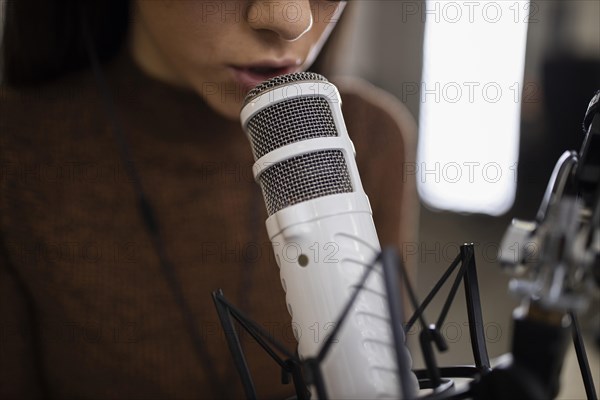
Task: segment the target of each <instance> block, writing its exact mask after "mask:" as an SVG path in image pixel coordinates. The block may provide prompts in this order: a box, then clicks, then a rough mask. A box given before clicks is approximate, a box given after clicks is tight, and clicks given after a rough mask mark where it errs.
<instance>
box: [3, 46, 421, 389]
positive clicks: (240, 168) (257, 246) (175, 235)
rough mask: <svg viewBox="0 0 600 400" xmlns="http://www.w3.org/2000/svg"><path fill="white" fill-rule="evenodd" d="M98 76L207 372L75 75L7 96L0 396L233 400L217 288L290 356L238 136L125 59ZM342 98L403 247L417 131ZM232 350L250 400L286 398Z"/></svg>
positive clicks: (91, 98) (186, 95)
mask: <svg viewBox="0 0 600 400" xmlns="http://www.w3.org/2000/svg"><path fill="white" fill-rule="evenodd" d="M105 71H106V76H107V79H108V83H109V87H110V90H111V91H112V93H113V95H114V101H115V106H116V109H117V112H118V114H119V118H120V120H121V122H122V126H123V129H124V132H125V134H126V137H127V139H128V141H129V142H130V145H131V149H132V156H133V160H134V163H135V165H136V167H137V169H138V171H139V173H140V177H141V181H142V184H143V186H144V188H145V191H146V193H147V195H148V197H149V200H150V202H151V204H152V206H153V207H154V209H155V210H156V213H157V217H158V221H159V223H160V226H161V230H162V233H163V236H164V239H165V245H166V250H167V253H168V257H169V259H170V261H171V262H172V263H173V265H174V266H175V269H176V272H177V274H178V276H179V278H180V281H181V284H182V290H183V292H184V294H185V296H186V299H187V301H188V303H189V304H190V306H191V308H192V310H193V314H194V316H195V319H196V324H197V325H198V326H199V330H200V332H201V335H202V340H203V342H204V344H205V347H206V349H207V351H208V353H209V355H210V358H211V360H212V362H213V364H212V365H203V363H202V362H201V361H200V359H199V358H198V357H197V355H196V353H195V351H194V348H193V346H192V342H191V340H190V337H189V335H188V332H187V331H186V330H185V325H184V324H183V319H182V314H181V311H180V309H179V308H178V307H177V306H176V303H175V301H174V299H173V296H172V294H171V292H170V290H169V287H168V285H167V284H166V282H165V279H164V276H163V275H162V273H161V272H160V266H159V262H158V258H157V255H156V252H155V251H154V249H153V247H152V245H151V241H150V237H149V235H148V233H147V232H146V230H145V229H144V225H143V222H142V220H141V218H140V214H139V212H138V210H137V208H136V198H135V195H134V191H133V187H132V184H131V182H130V180H129V178H128V176H127V174H126V172H125V169H124V167H123V165H122V162H121V159H120V156H119V153H118V150H117V147H116V145H115V141H114V138H113V134H112V132H111V125H110V123H109V121H108V119H107V116H106V112H105V108H104V104H103V103H102V100H101V97H100V93H99V91H98V88H97V87H96V83H95V81H94V78H93V75H92V74H91V72H89V71H86V72H83V73H80V74H78V75H76V76H70V77H68V78H64V79H61V80H60V81H57V82H53V83H50V84H47V85H45V86H43V87H36V88H32V89H26V90H24V89H22V90H18V91H15V90H10V89H6V88H2V92H1V93H0V228H1V230H0V239H1V246H0V398H21V397H40V396H44V397H50V398H103V399H106V398H139V399H151V398H157V399H158V398H161V399H167V398H168V399H184V398H186V399H187V398H243V391H242V387H241V384H240V380H239V378H238V376H237V373H236V372H235V369H234V366H233V362H232V360H231V356H230V354H229V351H228V349H227V346H226V343H225V340H224V334H223V333H222V332H221V328H220V325H219V322H218V318H217V315H216V312H215V307H214V304H213V302H212V299H211V292H212V291H213V290H215V289H218V288H222V289H223V290H224V292H225V295H226V296H227V297H228V299H230V300H231V301H232V302H233V303H234V304H236V305H237V306H238V307H239V308H241V309H242V310H244V311H246V312H247V313H248V314H249V315H250V316H252V317H253V318H254V319H255V320H256V321H257V322H259V323H261V324H262V325H263V326H265V327H266V328H267V329H268V330H269V331H270V332H272V333H274V334H275V336H276V337H277V338H278V339H279V340H281V341H282V342H283V343H285V344H286V346H288V348H290V349H294V348H295V340H294V338H293V335H292V333H291V329H290V317H289V315H288V312H287V310H286V306H285V300H284V292H283V289H282V287H281V283H280V279H279V271H278V269H277V266H276V264H275V262H274V260H273V251H272V248H271V245H270V243H269V240H268V238H267V235H266V229H265V227H264V220H265V219H266V217H267V213H266V210H265V206H264V202H263V199H262V196H261V194H260V190H259V188H258V186H257V185H256V184H255V182H254V181H253V178H252V175H251V165H252V154H251V150H250V145H249V143H248V141H247V139H246V137H245V136H244V134H243V133H242V131H241V128H240V124H239V122H238V121H231V120H226V119H224V118H222V117H219V116H218V115H216V114H215V113H214V112H213V111H211V109H209V108H208V106H207V105H206V104H205V103H204V102H203V100H202V99H201V98H200V97H199V96H197V95H196V94H195V93H193V92H191V91H187V90H185V89H182V88H176V87H173V86H170V85H168V84H165V83H162V82H159V81H157V80H155V79H153V78H151V77H149V76H147V75H145V74H144V73H143V72H142V71H141V70H140V69H138V67H137V66H136V65H135V63H134V62H133V61H132V60H131V58H130V57H129V56H127V55H124V56H120V57H119V58H118V59H117V60H116V61H114V62H112V63H111V64H110V65H108V66H106V67H105ZM360 87H361V88H362V89H360V90H371V91H372V90H374V89H372V88H368V87H367V86H365V85H361V86H360ZM341 89H342V98H343V112H344V115H345V119H346V124H347V126H348V130H349V132H350V136H351V138H352V139H353V141H354V144H355V146H356V150H357V155H358V158H357V160H358V167H359V170H360V172H361V176H362V182H363V186H364V187H365V191H366V192H367V194H368V195H369V197H370V200H371V205H372V207H373V211H374V218H375V223H376V226H377V228H378V233H379V238H380V241H381V243H382V245H384V244H395V245H397V246H400V243H401V241H407V240H411V239H412V238H408V237H407V236H401V230H402V231H403V232H410V231H411V229H412V228H411V227H410V226H408V225H410V224H411V223H412V222H414V215H412V214H411V215H407V214H406V213H407V211H406V210H408V209H410V207H412V206H414V205H415V203H414V183H413V182H412V181H411V179H410V178H411V177H410V176H409V177H408V178H409V179H408V180H406V179H403V178H405V177H403V169H402V168H403V167H404V163H405V162H406V161H407V160H409V159H407V158H406V157H405V156H404V153H405V151H407V153H408V154H412V153H413V152H414V149H413V148H410V146H412V144H410V143H409V145H408V147H407V148H406V149H405V147H406V146H407V145H406V142H405V141H404V140H403V134H405V135H406V134H410V135H412V134H413V133H414V132H401V128H400V127H399V124H398V116H392V115H390V112H389V110H390V108H385V107H381V106H380V105H378V104H376V103H375V102H373V101H370V100H368V99H367V98H368V96H363V95H360V94H358V92H359V91H360V90H353V89H352V88H349V89H348V90H346V89H344V86H343V85H342V86H341ZM371 97H373V96H372V93H371ZM392 108H393V107H392ZM406 126H407V127H408V128H407V129H412V128H413V126H412V125H411V124H410V123H409V124H407V125H406ZM407 182H408V183H407ZM407 204H409V206H407ZM403 213H404V215H403ZM401 221H404V222H403V224H404V226H401ZM407 224H408V225H407ZM306 334H311V333H310V332H306ZM242 336H243V342H244V347H245V348H246V350H247V359H248V362H249V366H250V368H251V371H252V372H253V374H254V379H255V383H256V386H257V392H258V394H259V397H261V398H279V399H282V398H286V397H289V396H290V395H292V394H293V393H294V391H293V387H292V385H287V386H284V385H281V384H280V371H279V368H278V366H277V365H276V364H275V363H274V362H272V361H271V360H270V358H269V357H268V356H266V355H265V354H264V353H263V352H262V350H260V349H259V348H258V346H257V345H256V344H255V343H252V341H251V340H249V338H248V335H245V334H244V335H242ZM208 368H210V369H212V370H213V371H215V372H216V375H217V376H218V379H219V381H217V382H214V381H212V379H210V378H208V376H209V375H207V373H206V370H207V369H208Z"/></svg>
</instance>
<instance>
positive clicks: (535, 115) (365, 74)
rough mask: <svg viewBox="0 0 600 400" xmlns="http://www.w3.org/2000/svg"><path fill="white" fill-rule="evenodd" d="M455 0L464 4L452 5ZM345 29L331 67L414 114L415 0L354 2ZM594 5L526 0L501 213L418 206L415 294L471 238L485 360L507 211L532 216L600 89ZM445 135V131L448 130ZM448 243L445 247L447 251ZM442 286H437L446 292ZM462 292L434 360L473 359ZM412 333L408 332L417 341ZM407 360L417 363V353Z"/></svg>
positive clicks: (599, 10) (573, 373)
mask: <svg viewBox="0 0 600 400" xmlns="http://www.w3.org/2000/svg"><path fill="white" fill-rule="evenodd" d="M458 3H462V2H460V1H459V2H458ZM352 6H354V9H352V10H351V16H350V19H351V21H350V22H349V25H351V26H352V28H351V29H348V31H347V32H346V34H345V36H346V37H345V40H346V42H345V44H344V51H343V52H342V56H341V58H340V59H339V63H338V65H337V66H336V69H337V70H338V71H339V72H340V73H341V74H349V75H355V76H360V77H362V78H364V79H366V80H368V81H370V82H372V83H374V84H376V85H377V86H379V87H382V88H385V89H386V90H388V91H390V92H391V93H393V94H394V95H395V96H396V97H397V98H398V99H400V100H401V101H403V102H404V103H405V104H406V106H407V107H408V109H409V110H410V111H411V113H412V114H413V116H414V117H415V119H416V120H418V117H419V109H420V106H421V104H422V103H421V99H420V98H419V95H418V94H414V93H413V92H412V91H409V90H407V89H408V88H410V87H412V84H414V83H417V84H419V83H420V82H422V80H421V69H422V63H423V61H422V60H423V47H422V44H423V32H424V26H425V21H424V19H425V18H424V17H422V14H421V13H418V14H417V15H415V14H413V11H414V8H415V7H416V8H417V9H419V10H422V9H423V8H424V7H425V6H424V4H423V2H422V1H393V0H392V1H389V0H364V1H357V2H353V4H352ZM599 21H600V2H599V1H597V0H571V1H552V0H543V1H532V2H531V12H530V20H529V25H528V38H527V54H526V65H525V81H524V87H525V88H528V89H527V90H525V91H524V92H523V99H522V100H521V109H522V115H521V117H522V123H521V137H520V155H519V167H518V183H517V194H516V200H515V203H514V205H513V207H512V208H511V210H510V211H509V212H507V213H506V214H504V215H503V216H500V217H490V216H486V215H466V214H465V215H459V214H455V213H451V212H436V211H432V210H429V209H427V208H425V207H423V206H421V210H420V237H419V247H420V250H421V251H420V254H419V257H418V258H419V269H418V290H419V295H420V298H421V299H423V298H424V296H425V295H426V294H427V293H428V291H429V290H430V289H431V287H432V286H433V284H434V283H435V282H436V281H437V279H439V277H440V276H441V274H442V273H443V271H444V270H445V269H446V268H447V266H448V265H449V264H450V262H451V261H452V256H453V254H454V253H452V251H451V250H449V249H451V248H453V247H454V248H456V245H459V244H461V243H463V242H474V243H475V244H476V245H478V246H477V249H478V250H477V251H476V257H477V265H478V272H479V283H480V290H481V295H482V302H483V317H484V323H485V327H486V336H487V339H488V351H489V353H490V355H491V356H492V357H495V356H499V355H500V354H502V353H505V352H507V351H508V350H509V346H510V340H511V313H512V310H513V308H514V307H515V306H516V305H517V301H516V300H515V299H514V298H513V297H511V296H510V295H508V293H507V283H508V279H509V278H508V276H507V275H506V274H504V273H503V272H502V271H501V270H500V267H499V265H498V263H497V262H496V255H495V254H494V252H493V251H492V250H494V249H495V248H497V245H498V244H499V242H500V240H501V238H502V235H503V234H504V232H505V230H506V228H507V227H508V225H509V223H510V221H511V219H512V218H513V217H517V218H521V219H526V220H532V219H533V218H534V217H535V212H536V211H537V208H538V206H539V204H540V201H541V199H542V195H543V191H544V189H545V187H546V184H547V181H548V178H549V177H550V173H551V171H552V168H553V166H554V164H555V162H556V161H557V159H558V157H559V156H560V154H562V152H563V151H564V150H568V149H577V150H578V149H579V147H580V146H581V142H582V140H583V133H582V129H581V122H582V119H583V116H584V113H585V110H586V107H587V104H588V102H589V100H590V99H591V97H592V95H593V93H594V91H595V90H597V89H600V22H599ZM448 134H451V132H448ZM446 249H448V251H445V250H446ZM448 289H449V288H447V290H446V291H445V292H444V293H447V292H448ZM443 297H444V296H443V293H442V296H438V301H434V303H433V304H432V306H431V307H430V308H431V310H433V312H430V313H428V314H427V315H428V321H430V322H431V321H433V320H434V319H435V318H437V315H438V313H439V310H440V307H441V303H442V300H443ZM464 307H465V304H464V300H463V292H462V291H461V292H459V295H458V296H457V301H456V302H455V305H454V307H453V308H452V310H451V312H450V314H449V316H448V317H447V319H446V323H445V326H444V327H443V328H442V332H443V333H444V334H445V336H446V339H447V341H448V342H449V345H450V350H449V351H448V352H447V353H444V354H441V355H439V358H438V360H439V361H440V363H442V364H463V363H472V357H471V349H470V338H469V332H468V326H467V316H466V311H465V308H464ZM599 310H600V306H599V305H598V302H597V300H596V301H595V302H594V303H593V305H592V307H591V308H590V311H589V312H588V313H587V314H586V316H585V317H584V318H583V323H584V324H585V326H586V330H587V332H588V337H589V338H591V337H592V333H593V331H596V332H597V330H598V329H600V319H599V316H598V314H599ZM417 333H418V332H417V331H415V332H413V333H412V334H411V335H409V342H410V344H411V346H412V347H413V348H416V347H417V342H416V339H417ZM592 343H593V340H590V343H589V344H588V352H589V353H590V357H591V359H590V363H591V366H592V368H593V371H594V376H595V379H596V383H597V385H598V382H599V381H600V358H599V357H598V347H597V346H595V345H593V344H592ZM414 354H415V356H414V358H415V364H416V365H417V366H419V367H421V366H423V363H422V359H421V357H420V355H416V354H419V353H418V351H415V352H414ZM564 368H565V371H566V373H565V374H564V378H563V381H564V382H567V381H568V382H569V384H568V385H565V387H564V388H563V390H562V392H561V398H563V399H583V398H585V392H584V391H583V387H582V385H583V384H582V382H581V378H580V376H579V371H578V369H577V364H576V361H575V358H574V355H573V354H572V353H571V354H570V356H569V359H568V362H567V365H566V366H565V367H564Z"/></svg>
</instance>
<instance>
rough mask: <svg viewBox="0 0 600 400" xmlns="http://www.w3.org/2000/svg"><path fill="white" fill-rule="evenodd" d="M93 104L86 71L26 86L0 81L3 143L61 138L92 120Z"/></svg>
mask: <svg viewBox="0 0 600 400" xmlns="http://www.w3.org/2000/svg"><path fill="white" fill-rule="evenodd" d="M97 104H98V93H97V90H96V89H95V86H94V84H93V79H92V77H91V75H90V74H87V73H79V74H72V75H69V76H66V77H64V78H59V79H56V80H52V81H50V82H47V83H43V84H36V85H30V86H22V87H21V86H19V87H14V86H7V85H0V136H1V137H2V139H3V142H4V144H5V145H6V146H9V145H10V144H13V145H15V146H17V145H18V144H19V143H22V144H23V143H25V144H29V145H31V144H32V143H35V144H37V146H36V147H37V148H40V147H41V146H43V144H44V143H46V142H47V141H52V140H62V141H63V142H64V139H69V138H71V137H72V136H73V135H77V134H80V133H81V131H82V130H83V129H85V126H86V125H90V123H92V122H93V121H94V120H95V118H94V115H95V114H96V109H97Z"/></svg>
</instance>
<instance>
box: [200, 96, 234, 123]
mask: <svg viewBox="0 0 600 400" xmlns="http://www.w3.org/2000/svg"><path fill="white" fill-rule="evenodd" d="M205 101H206V103H207V104H208V106H209V107H210V108H212V110H213V111H214V112H215V113H217V114H218V115H220V116H221V117H223V118H226V119H229V120H239V119H240V111H241V109H242V104H243V101H239V102H235V101H223V102H221V101H215V100H214V99H207V98H206V97H205Z"/></svg>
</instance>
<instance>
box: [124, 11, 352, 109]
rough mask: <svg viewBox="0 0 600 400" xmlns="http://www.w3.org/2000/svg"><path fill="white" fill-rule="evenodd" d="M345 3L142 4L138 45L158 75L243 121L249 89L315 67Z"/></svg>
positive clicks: (136, 21) (135, 27)
mask: <svg viewBox="0 0 600 400" xmlns="http://www.w3.org/2000/svg"><path fill="white" fill-rule="evenodd" d="M344 5H345V4H344V3H340V2H334V1H326V0H291V1H284V0H270V1H266V0H265V1H259V0H222V1H212V0H135V2H134V7H133V17H134V18H133V22H132V29H131V37H130V39H131V46H132V52H133V56H134V58H135V60H136V61H137V62H138V63H139V64H140V66H141V67H142V68H143V69H144V70H145V71H146V72H147V73H149V74H150V75H152V76H155V77H156V78H158V79H162V80H164V81H167V82H170V83H173V84H176V85H179V86H184V87H189V88H192V89H193V90H195V91H196V92H197V93H199V94H200V95H201V96H202V97H203V98H204V99H205V101H206V102H207V103H208V104H209V106H211V107H212V108H213V109H214V110H215V111H217V112H218V113H220V114H222V115H224V116H226V117H228V118H238V116H239V111H240V107H241V105H242V102H243V100H244V97H245V95H246V93H247V92H248V90H250V88H252V87H253V86H255V85H256V84H258V83H260V82H262V81H264V80H266V79H268V78H270V77H273V76H276V75H281V74H285V73H291V72H296V71H302V70H305V69H307V68H308V67H309V66H310V65H311V64H312V62H313V61H314V59H315V58H316V56H317V54H318V53H319V51H320V49H321V46H322V45H323V43H324V42H325V40H326V39H327V36H328V35H329V33H330V31H331V29H332V28H333V26H334V25H335V22H336V21H337V19H338V18H339V16H340V14H341V12H342V9H343V8H344Z"/></svg>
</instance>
